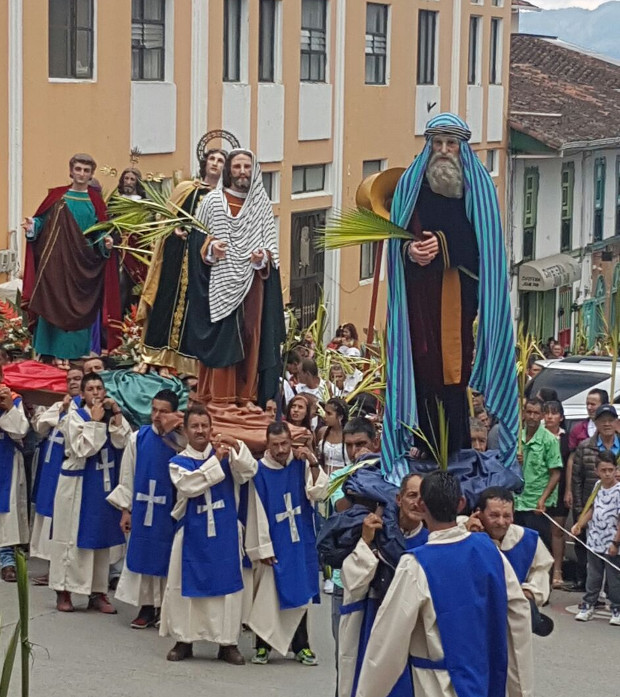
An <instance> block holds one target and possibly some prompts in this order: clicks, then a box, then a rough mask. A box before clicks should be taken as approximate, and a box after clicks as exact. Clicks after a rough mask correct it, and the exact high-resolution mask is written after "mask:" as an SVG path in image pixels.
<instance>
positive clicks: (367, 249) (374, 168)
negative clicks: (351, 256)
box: [360, 160, 385, 281]
mask: <svg viewBox="0 0 620 697" xmlns="http://www.w3.org/2000/svg"><path fill="white" fill-rule="evenodd" d="M384 167H385V160H364V163H363V164H362V180H364V179H366V177H369V176H370V175H371V174H375V173H376V172H380V171H381V170H382V169H384ZM377 245H378V243H377V242H368V243H367V244H363V245H361V247H360V281H365V280H366V279H368V278H372V277H373V276H374V275H375V261H376V259H377Z"/></svg>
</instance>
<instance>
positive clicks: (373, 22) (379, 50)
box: [366, 2, 388, 85]
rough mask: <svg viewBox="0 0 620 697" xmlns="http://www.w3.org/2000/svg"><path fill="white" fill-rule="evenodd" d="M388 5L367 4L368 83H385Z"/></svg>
mask: <svg viewBox="0 0 620 697" xmlns="http://www.w3.org/2000/svg"><path fill="white" fill-rule="evenodd" d="M387 26H388V6H387V5H378V4H377V3H374V2H369V3H368V4H367V5H366V84H367V85H385V84H386V82H387V80H386V62H387Z"/></svg>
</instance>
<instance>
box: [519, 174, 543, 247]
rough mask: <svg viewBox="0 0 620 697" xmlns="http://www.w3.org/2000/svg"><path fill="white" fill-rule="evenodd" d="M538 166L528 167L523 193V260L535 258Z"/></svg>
mask: <svg viewBox="0 0 620 697" xmlns="http://www.w3.org/2000/svg"><path fill="white" fill-rule="evenodd" d="M538 185H539V177H538V167H527V168H526V170H525V176H524V195H523V261H530V260H531V259H533V258H534V253H535V251H536V221H537V217H538Z"/></svg>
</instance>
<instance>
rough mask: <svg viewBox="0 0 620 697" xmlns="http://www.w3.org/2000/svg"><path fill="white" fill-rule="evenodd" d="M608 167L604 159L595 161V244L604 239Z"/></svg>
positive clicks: (600, 158) (598, 158)
mask: <svg viewBox="0 0 620 697" xmlns="http://www.w3.org/2000/svg"><path fill="white" fill-rule="evenodd" d="M606 165H607V160H606V158H604V157H597V158H596V160H595V161H594V242H600V241H601V240H602V239H603V214H604V209H605V173H606Z"/></svg>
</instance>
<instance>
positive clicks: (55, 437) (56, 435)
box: [43, 426, 65, 465]
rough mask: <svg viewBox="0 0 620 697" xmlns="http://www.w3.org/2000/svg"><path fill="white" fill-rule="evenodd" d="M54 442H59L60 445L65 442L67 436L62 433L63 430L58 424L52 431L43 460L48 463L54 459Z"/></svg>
mask: <svg viewBox="0 0 620 697" xmlns="http://www.w3.org/2000/svg"><path fill="white" fill-rule="evenodd" d="M54 443H58V445H64V444H65V437H64V436H63V435H62V432H61V430H60V429H59V428H58V426H56V428H55V429H54V430H53V431H52V435H51V436H50V437H49V440H48V441H47V450H46V451H45V460H44V461H43V462H44V463H45V464H46V465H47V464H48V463H49V461H50V460H51V459H52V450H53V449H54Z"/></svg>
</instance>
